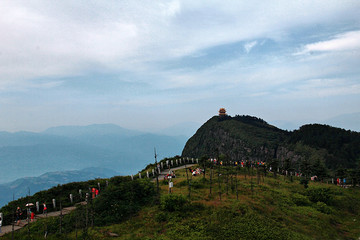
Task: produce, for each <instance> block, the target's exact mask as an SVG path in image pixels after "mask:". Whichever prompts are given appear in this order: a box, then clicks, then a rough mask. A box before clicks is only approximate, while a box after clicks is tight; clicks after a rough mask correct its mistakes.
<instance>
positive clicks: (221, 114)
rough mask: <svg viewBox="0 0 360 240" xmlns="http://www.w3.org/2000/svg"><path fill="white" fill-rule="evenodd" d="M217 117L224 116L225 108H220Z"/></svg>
mask: <svg viewBox="0 0 360 240" xmlns="http://www.w3.org/2000/svg"><path fill="white" fill-rule="evenodd" d="M219 116H226V110H225V108H220V110H219Z"/></svg>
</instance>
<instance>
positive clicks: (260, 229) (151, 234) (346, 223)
mask: <svg viewBox="0 0 360 240" xmlns="http://www.w3.org/2000/svg"><path fill="white" fill-rule="evenodd" d="M208 172H209V171H208ZM176 175H177V177H176V178H174V179H173V182H174V188H173V189H172V196H174V198H171V197H167V196H168V195H169V193H168V190H169V189H168V184H165V183H166V182H165V183H164V184H160V187H161V188H160V190H161V191H160V192H161V193H160V195H161V198H162V199H164V198H165V199H167V200H168V202H167V204H169V203H170V204H171V203H172V202H171V201H173V202H174V203H175V202H177V203H178V204H181V206H180V205H179V206H177V207H176V208H169V207H166V206H165V205H164V204H165V203H164V202H166V201H164V200H162V201H158V203H157V204H152V205H148V206H145V207H143V208H141V210H140V211H139V212H138V213H137V214H136V215H135V216H133V217H131V218H129V219H127V220H123V221H120V222H118V223H116V224H112V225H108V226H95V227H94V228H88V230H87V231H84V228H83V227H82V228H81V229H80V228H79V229H78V230H77V236H78V239H132V240H136V239H160V240H162V239H163V240H165V239H166V240H167V239H169V240H170V239H171V240H173V239H191V240H194V239H205V240H206V239H359V237H360V228H359V221H360V217H359V214H360V191H359V189H343V188H339V187H338V186H335V185H328V184H323V183H317V182H315V183H314V182H311V183H310V184H309V188H308V189H305V188H304V187H303V186H302V185H300V184H299V181H298V180H299V179H296V180H295V181H293V182H291V181H290V179H287V178H284V177H283V176H278V177H277V178H276V179H275V178H274V177H273V176H268V177H265V178H262V177H261V181H260V183H259V184H257V178H256V175H255V176H252V177H250V176H246V178H245V175H244V173H242V174H241V175H239V176H238V178H237V179H236V178H235V176H233V181H232V185H231V181H230V180H229V181H228V185H226V176H224V175H222V176H220V183H221V184H220V186H219V184H218V177H217V176H216V174H214V176H215V177H214V179H213V184H212V194H210V190H209V189H210V180H209V176H206V179H203V177H202V176H197V177H192V178H191V181H190V182H191V186H192V187H191V194H190V199H189V197H188V196H189V188H188V184H187V178H186V173H185V170H179V171H177V173H176ZM236 182H237V185H238V186H237V187H238V189H237V192H238V196H237V195H236V187H235V184H236ZM219 193H221V200H220V194H219ZM184 199H185V201H183V200H184ZM169 201H170V202H169ZM69 217H70V216H69ZM65 218H66V217H65ZM65 218H64V222H65V223H66V219H65ZM47 221H48V223H47V224H48V225H49V229H52V232H49V238H48V239H76V232H75V230H74V229H72V230H71V229H70V228H68V229H69V230H68V231H67V232H66V233H65V234H61V235H60V234H59V232H58V231H57V230H56V226H58V222H57V219H53V220H49V219H48V220H47ZM70 223H71V221H68V224H70ZM72 224H74V223H72ZM50 225H51V226H52V227H50ZM43 226H44V221H39V222H37V223H35V224H32V226H31V228H30V230H31V232H32V239H43V236H42V235H41V233H40V232H41V231H42V229H43ZM54 226H55V227H54ZM110 233H116V234H117V235H118V237H110V236H109V234H110ZM26 236H27V230H26V229H23V230H21V231H19V232H18V233H16V238H15V239H27V238H26ZM4 239H11V235H8V236H5V237H4Z"/></svg>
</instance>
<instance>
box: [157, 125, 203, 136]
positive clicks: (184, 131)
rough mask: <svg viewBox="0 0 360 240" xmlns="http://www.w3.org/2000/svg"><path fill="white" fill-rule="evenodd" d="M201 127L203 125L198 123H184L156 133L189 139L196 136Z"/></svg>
mask: <svg viewBox="0 0 360 240" xmlns="http://www.w3.org/2000/svg"><path fill="white" fill-rule="evenodd" d="M200 126H201V124H200V123H197V122H183V123H179V124H176V125H173V126H171V127H168V128H164V129H162V130H160V131H157V132H156V133H157V134H163V135H167V136H185V137H188V138H189V137H191V136H192V135H194V133H195V132H196V130H197V129H198V128H199V127H200Z"/></svg>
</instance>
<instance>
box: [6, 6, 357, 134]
mask: <svg viewBox="0 0 360 240" xmlns="http://www.w3.org/2000/svg"><path fill="white" fill-rule="evenodd" d="M359 12H360V2H359V1H357V0H354V1H344V0H342V1H331V0H329V1H306V0H304V1H287V0H284V1H280V0H279V1H227V2H224V1H215V0H214V1H195V2H194V1H169V0H166V1H80V0H79V1H70V0H68V1H66V0H64V1H56V2H49V1H10V0H9V1H1V3H0V35H1V38H0V116H1V117H0V130H3V131H19V130H27V131H42V130H45V129H46V128H48V127H52V126H59V125H87V124H93V123H115V124H118V125H120V126H122V127H126V128H131V129H139V130H157V129H161V128H166V127H170V126H172V125H176V124H179V123H182V122H197V123H199V124H201V123H203V122H205V121H206V120H207V119H209V118H210V117H211V116H213V115H216V114H217V111H218V109H219V108H220V107H225V108H226V109H227V110H228V113H229V114H230V115H235V114H240V115H242V114H249V115H254V116H257V117H261V118H263V119H264V120H266V121H268V122H270V123H274V124H278V126H280V127H284V128H285V127H288V128H291V127H289V126H294V127H296V126H300V124H305V123H314V122H319V123H326V122H327V120H328V119H334V118H338V117H339V116H340V118H341V116H359V114H358V113H359V112H360V77H359V76H360V67H359V66H360V14H359ZM354 114H355V115H354ZM344 118H345V117H344ZM343 122H345V123H344V124H343V125H342V126H341V127H344V128H351V129H353V130H357V131H359V129H360V126H359V129H357V128H356V129H354V124H352V125H351V124H350V123H349V124H348V125H347V123H346V119H344V121H343Z"/></svg>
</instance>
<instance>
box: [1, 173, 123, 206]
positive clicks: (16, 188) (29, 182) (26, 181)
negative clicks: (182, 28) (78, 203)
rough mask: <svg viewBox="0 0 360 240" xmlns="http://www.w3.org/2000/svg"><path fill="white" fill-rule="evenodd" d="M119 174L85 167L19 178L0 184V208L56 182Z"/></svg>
mask: <svg viewBox="0 0 360 240" xmlns="http://www.w3.org/2000/svg"><path fill="white" fill-rule="evenodd" d="M115 175H119V173H118V172H116V171H113V170H111V169H106V168H86V169H82V170H74V171H57V172H47V173H44V174H42V175H41V176H38V177H25V178H19V179H16V180H15V181H12V182H8V183H4V184H0V208H1V207H2V206H4V205H5V204H7V202H9V201H11V200H12V199H13V197H14V198H15V199H18V198H20V197H24V196H26V195H28V194H29V192H30V194H33V193H35V192H38V191H42V190H46V189H49V188H51V187H53V186H56V185H58V184H65V183H70V182H81V181H87V180H90V179H96V178H109V177H113V176H115ZM13 194H14V195H13Z"/></svg>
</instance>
